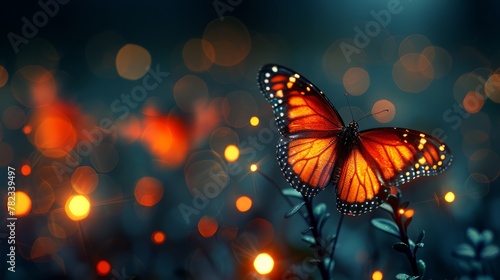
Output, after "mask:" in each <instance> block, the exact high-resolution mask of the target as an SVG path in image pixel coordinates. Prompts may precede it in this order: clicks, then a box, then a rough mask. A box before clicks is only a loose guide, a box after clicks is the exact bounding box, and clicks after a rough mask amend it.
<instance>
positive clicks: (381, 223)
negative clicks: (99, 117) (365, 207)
mask: <svg viewBox="0 0 500 280" xmlns="http://www.w3.org/2000/svg"><path fill="white" fill-rule="evenodd" d="M372 225H373V226H374V227H376V228H378V229H379V230H381V231H383V232H386V233H388V234H390V235H393V236H395V237H397V238H399V237H400V236H399V229H398V226H397V225H396V223H394V222H393V221H391V220H387V219H383V218H376V219H372Z"/></svg>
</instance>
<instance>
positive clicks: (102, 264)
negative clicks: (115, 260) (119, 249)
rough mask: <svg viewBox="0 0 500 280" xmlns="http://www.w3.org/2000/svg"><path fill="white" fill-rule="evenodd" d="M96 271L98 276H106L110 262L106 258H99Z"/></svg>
mask: <svg viewBox="0 0 500 280" xmlns="http://www.w3.org/2000/svg"><path fill="white" fill-rule="evenodd" d="M96 271H97V274H99V275H100V276H106V275H108V274H109V272H110V271H111V264H109V262H108V261H106V260H100V261H99V262H97V264H96Z"/></svg>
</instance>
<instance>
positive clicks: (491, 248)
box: [480, 244, 500, 260]
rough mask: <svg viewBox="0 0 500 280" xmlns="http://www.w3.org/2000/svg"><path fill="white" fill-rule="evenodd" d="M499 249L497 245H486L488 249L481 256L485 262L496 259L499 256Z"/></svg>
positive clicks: (485, 248) (482, 251)
mask: <svg viewBox="0 0 500 280" xmlns="http://www.w3.org/2000/svg"><path fill="white" fill-rule="evenodd" d="M499 252H500V251H499V249H498V247H497V246H496V245H492V244H490V245H486V247H484V248H483V250H481V253H480V256H481V258H482V259H484V260H490V259H494V258H496V257H497V256H498V253H499Z"/></svg>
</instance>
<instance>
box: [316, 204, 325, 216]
mask: <svg viewBox="0 0 500 280" xmlns="http://www.w3.org/2000/svg"><path fill="white" fill-rule="evenodd" d="M325 211H326V204H324V203H320V204H318V205H316V207H314V214H316V216H318V217H319V216H321V215H323V213H325Z"/></svg>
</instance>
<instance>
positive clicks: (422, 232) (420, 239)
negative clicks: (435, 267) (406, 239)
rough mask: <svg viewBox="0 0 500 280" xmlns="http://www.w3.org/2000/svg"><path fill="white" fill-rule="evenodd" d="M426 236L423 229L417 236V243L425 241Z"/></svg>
mask: <svg viewBox="0 0 500 280" xmlns="http://www.w3.org/2000/svg"><path fill="white" fill-rule="evenodd" d="M424 238H425V230H422V231H421V232H420V234H419V235H418V237H417V241H416V243H422V241H424Z"/></svg>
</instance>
